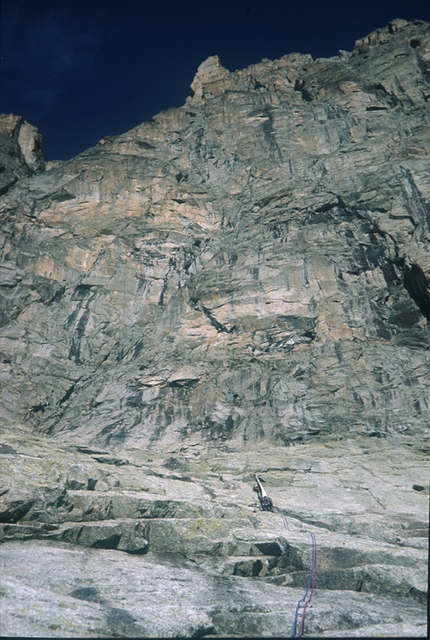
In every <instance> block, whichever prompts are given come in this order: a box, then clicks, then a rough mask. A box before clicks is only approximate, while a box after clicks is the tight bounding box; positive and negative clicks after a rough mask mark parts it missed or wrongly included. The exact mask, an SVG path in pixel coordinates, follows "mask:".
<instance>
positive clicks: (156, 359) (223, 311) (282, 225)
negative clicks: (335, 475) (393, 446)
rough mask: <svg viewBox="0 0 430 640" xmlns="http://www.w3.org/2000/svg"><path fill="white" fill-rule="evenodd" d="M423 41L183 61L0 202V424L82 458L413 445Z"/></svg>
mask: <svg viewBox="0 0 430 640" xmlns="http://www.w3.org/2000/svg"><path fill="white" fill-rule="evenodd" d="M429 65H430V43H429V25H428V24H425V23H414V24H404V23H403V22H402V21H395V22H393V23H392V24H391V26H390V27H387V28H386V29H383V30H382V31H380V32H378V33H376V34H373V35H372V34H371V36H369V37H368V38H367V39H363V41H360V42H359V43H358V44H357V46H356V48H355V49H354V51H353V52H352V54H346V53H343V54H342V55H341V56H339V57H337V58H331V59H328V60H325V59H324V60H316V61H312V59H311V58H310V56H303V55H298V54H291V55H287V56H284V57H283V58H281V59H280V60H277V61H274V62H270V61H264V62H261V63H259V64H256V65H253V66H251V67H249V68H247V69H245V70H243V71H237V72H234V73H228V72H227V71H226V70H225V69H223V68H222V67H221V66H220V62H219V60H218V59H217V58H216V57H214V58H210V59H209V60H208V61H206V62H205V63H203V64H202V65H201V67H200V69H199V70H198V72H197V75H196V78H195V80H194V82H193V85H192V86H193V87H194V88H193V91H192V93H193V95H192V97H191V98H189V99H188V100H187V102H186V104H185V105H184V106H183V107H181V108H179V109H172V110H170V111H167V112H164V113H161V114H159V115H158V116H155V117H154V118H153V120H152V122H145V123H143V124H142V125H139V126H138V127H136V128H135V129H133V130H132V131H130V132H128V133H126V134H124V135H121V136H117V137H113V138H112V137H111V138H106V139H103V140H101V142H100V143H99V144H98V145H97V146H96V147H94V148H92V149H89V150H88V151H86V152H84V153H82V154H81V155H80V156H78V157H77V158H75V159H73V160H71V161H68V162H64V163H55V164H54V166H52V167H51V168H50V169H48V170H47V171H45V172H43V173H41V174H40V175H36V176H33V177H30V178H27V179H21V180H19V181H18V182H17V183H16V184H15V185H14V186H13V187H11V188H10V189H9V191H8V192H7V193H6V195H5V196H4V197H3V200H2V205H1V207H2V208H1V215H2V241H1V246H2V262H0V274H1V275H0V280H1V282H2V287H1V288H2V293H1V324H2V328H1V333H0V352H1V354H2V370H1V382H2V385H3V392H2V395H1V402H2V407H3V408H2V411H3V413H4V415H8V416H9V417H10V419H11V420H13V419H18V420H24V419H25V420H27V421H29V422H32V423H33V424H34V425H35V426H37V427H38V428H40V429H43V430H44V431H45V432H48V433H51V434H58V433H61V436H62V438H68V439H70V440H74V441H77V442H78V441H81V440H82V439H84V440H85V441H86V442H92V443H93V444H98V445H101V446H107V445H111V446H121V445H124V444H126V445H129V444H133V445H134V444H137V443H139V444H140V445H142V446H154V447H166V446H170V445H172V444H175V443H181V442H183V441H185V440H186V441H187V442H188V443H189V442H190V441H193V442H195V443H201V444H202V445H204V444H206V445H209V444H210V446H214V444H217V445H218V444H219V445H225V444H226V445H228V446H230V447H234V448H238V447H239V448H240V447H242V446H243V444H244V443H247V442H250V441H252V442H256V441H259V440H264V441H268V440H270V441H271V442H277V443H279V444H288V443H290V442H293V441H296V442H298V441H306V440H307V439H309V438H312V437H314V436H315V435H316V434H317V433H319V434H327V433H332V434H336V435H346V434H348V433H351V432H352V433H358V432H359V433H376V434H378V435H381V436H385V435H386V434H405V435H410V436H413V437H418V436H419V437H421V438H425V437H428V432H427V428H428V411H429V406H428V397H429V359H430V351H429V345H430V333H429V326H428V319H429V317H430V288H429V287H430V285H429V282H430V253H429V233H430V231H429V224H430V218H429V201H430V186H429V180H428V153H429V140H430V120H429V107H428V105H429V99H430V79H429V78H430V71H429V68H430V67H429Z"/></svg>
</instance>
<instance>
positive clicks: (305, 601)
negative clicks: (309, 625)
mask: <svg viewBox="0 0 430 640" xmlns="http://www.w3.org/2000/svg"><path fill="white" fill-rule="evenodd" d="M311 538H312V565H311V571H310V574H309V582H308V586H307V589H306V593H305V595H304V596H303V598H301V599H300V600H299V601H298V603H297V606H296V612H295V614H294V624H293V630H292V633H291V637H292V638H300V637H301V635H302V632H303V625H304V623H305V615H306V609H307V606H308V604H309V603H310V601H311V600H312V596H313V593H314V589H315V582H316V578H317V540H316V537H315V534H314V533H311ZM302 605H303V612H302V617H301V620H300V625H299V629H298V631H297V622H298V617H299V609H300V607H301V606H302Z"/></svg>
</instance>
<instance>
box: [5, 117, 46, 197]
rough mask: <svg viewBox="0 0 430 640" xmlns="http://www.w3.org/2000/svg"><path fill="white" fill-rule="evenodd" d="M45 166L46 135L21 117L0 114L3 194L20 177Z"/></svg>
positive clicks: (40, 170) (40, 169) (36, 171)
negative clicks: (43, 144) (43, 141)
mask: <svg viewBox="0 0 430 640" xmlns="http://www.w3.org/2000/svg"><path fill="white" fill-rule="evenodd" d="M44 169H45V162H44V160H43V154H42V137H41V135H40V134H39V132H38V131H37V129H36V127H33V125H31V124H29V123H28V122H26V121H25V120H24V118H21V117H19V116H14V115H13V114H9V115H6V114H0V194H3V193H6V191H7V190H8V189H9V188H10V187H11V186H12V185H13V184H14V183H15V182H16V181H17V180H18V179H20V178H24V177H26V176H30V175H33V174H35V173H41V172H42V171H44Z"/></svg>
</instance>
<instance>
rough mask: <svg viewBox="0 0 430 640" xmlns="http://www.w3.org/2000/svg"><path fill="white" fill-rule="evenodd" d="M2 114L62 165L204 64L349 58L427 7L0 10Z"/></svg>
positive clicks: (278, 0) (194, 0)
mask: <svg viewBox="0 0 430 640" xmlns="http://www.w3.org/2000/svg"><path fill="white" fill-rule="evenodd" d="M0 8H1V20H0V28H1V40H0V54H1V61H0V62H1V65H0V79H1V85H0V91H1V93H0V111H1V112H2V113H16V114H18V115H22V116H24V118H25V119H26V120H28V121H29V122H31V123H32V124H35V125H36V126H38V127H39V129H40V131H41V133H42V135H43V139H44V153H45V158H46V159H47V160H53V159H68V158H71V157H73V156H75V155H76V154H78V153H80V152H81V151H83V150H84V149H86V148H88V147H90V146H92V145H94V144H95V143H96V142H97V141H98V140H100V138H102V137H104V136H106V135H113V134H117V133H124V132H125V131H127V130H128V129H131V128H132V127H134V126H135V125H137V124H139V123H140V122H143V121H144V120H149V119H150V118H151V117H152V116H153V115H155V114H156V113H158V112H159V111H161V110H163V109H168V108H169V107H177V106H181V105H182V104H183V103H184V101H185V98H186V97H187V95H188V94H189V86H190V84H191V82H192V79H193V76H194V73H195V71H196V69H197V67H198V66H199V64H200V63H201V62H202V61H203V60H204V59H206V58H207V57H208V56H210V55H215V54H217V55H219V57H220V59H221V63H222V64H223V65H224V67H226V68H227V69H229V70H230V71H233V70H235V69H241V68H244V67H246V66H248V65H250V64H253V63H255V62H259V61H260V60H261V58H264V57H266V58H270V59H274V58H280V57H281V56H283V55H285V54H287V53H291V52H293V51H298V52H300V53H310V54H311V55H312V56H313V57H314V58H317V57H329V56H333V55H336V54H337V53H338V50H339V49H346V50H349V51H350V50H351V49H352V48H353V46H354V42H355V40H356V39H357V38H359V37H362V36H365V35H367V34H368V33H369V32H370V31H373V30H374V29H376V28H378V27H383V26H385V25H387V24H388V22H389V21H390V20H392V19H394V18H404V19H406V20H414V19H421V20H430V0H313V1H311V0H152V1H150V0H0Z"/></svg>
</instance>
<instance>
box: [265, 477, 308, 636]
mask: <svg viewBox="0 0 430 640" xmlns="http://www.w3.org/2000/svg"><path fill="white" fill-rule="evenodd" d="M254 476H255V479H256V481H257V486H256V487H253V490H254V491H255V492H256V493H257V494H258V499H259V501H260V505H261V509H262V510H263V511H274V508H273V502H272V499H271V498H269V496H268V495H267V493H266V491H265V490H264V488H263V485H262V484H261V481H260V478H259V477H258V475H257V472H256V471H254ZM276 511H277V512H278V513H280V514H281V516H282V520H283V523H284V527H285V528H286V529H288V528H289V527H288V521H287V519H286V517H285V515H284V514H283V513H282V511H280V510H279V509H277V508H276ZM310 535H311V539H312V563H311V570H310V573H309V581H308V586H307V588H306V592H305V595H304V596H303V598H301V599H300V600H299V601H298V603H297V606H296V611H295V614H294V624H293V630H292V633H291V637H292V638H300V637H301V635H302V633H303V627H304V624H305V616H306V609H307V607H308V605H309V603H310V601H311V600H312V596H313V594H314V589H315V582H316V579H317V554H318V551H317V539H316V537H315V534H314V533H311V534H310ZM300 608H302V615H301V618H300V624H298V620H299V611H300Z"/></svg>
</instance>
